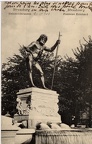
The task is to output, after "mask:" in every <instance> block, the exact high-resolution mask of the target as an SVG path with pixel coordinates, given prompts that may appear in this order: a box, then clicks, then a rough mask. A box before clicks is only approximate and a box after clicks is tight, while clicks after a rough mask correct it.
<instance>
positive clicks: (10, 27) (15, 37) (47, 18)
mask: <svg viewBox="0 0 92 144" xmlns="http://www.w3.org/2000/svg"><path fill="white" fill-rule="evenodd" d="M9 11H10V9H6V10H4V3H2V13H1V57H2V63H4V62H7V58H9V57H13V55H14V54H19V48H20V46H19V44H20V45H25V46H27V45H29V44H30V43H31V42H32V41H35V40H37V39H38V37H39V36H40V35H41V34H46V35H47V36H48V41H47V43H46V46H47V47H51V46H52V45H53V44H54V43H55V42H56V40H57V39H58V35H59V32H60V33H61V35H62V36H61V37H60V40H61V43H60V45H59V50H58V55H61V56H62V57H64V56H65V55H66V54H67V55H68V56H69V57H74V54H73V52H72V49H76V48H77V47H79V40H80V41H81V43H85V41H84V40H83V37H84V38H85V39H86V40H88V36H89V35H91V37H92V12H91V11H90V10H89V9H88V10H86V11H85V13H88V15H85V16H84V15H64V13H63V12H51V13H50V14H47V15H45V14H41V15H40V14H36V15H33V14H32V15H9ZM69 13H74V12H69Z"/></svg>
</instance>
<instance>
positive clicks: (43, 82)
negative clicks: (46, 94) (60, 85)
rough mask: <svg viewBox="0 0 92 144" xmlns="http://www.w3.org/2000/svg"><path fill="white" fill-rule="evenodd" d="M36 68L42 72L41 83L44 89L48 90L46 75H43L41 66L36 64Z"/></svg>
mask: <svg viewBox="0 0 92 144" xmlns="http://www.w3.org/2000/svg"><path fill="white" fill-rule="evenodd" d="M35 67H36V68H37V69H38V70H39V71H40V74H41V82H42V85H43V87H44V88H45V89H47V88H46V86H45V80H44V74H43V71H42V68H41V66H40V65H39V64H38V63H37V62H36V63H35Z"/></svg>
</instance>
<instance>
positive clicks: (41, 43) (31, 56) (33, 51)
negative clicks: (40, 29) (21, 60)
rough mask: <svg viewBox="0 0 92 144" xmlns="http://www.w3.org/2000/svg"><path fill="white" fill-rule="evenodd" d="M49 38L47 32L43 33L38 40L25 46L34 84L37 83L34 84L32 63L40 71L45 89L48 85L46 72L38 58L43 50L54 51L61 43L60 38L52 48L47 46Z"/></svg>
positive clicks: (30, 75)
mask: <svg viewBox="0 0 92 144" xmlns="http://www.w3.org/2000/svg"><path fill="white" fill-rule="evenodd" d="M47 39H48V38H47V36H46V35H45V34H42V35H40V37H39V38H38V39H37V40H36V41H34V42H32V43H31V44H29V45H28V46H27V47H25V46H24V48H25V50H26V52H27V56H28V64H29V77H30V81H31V83H32V86H33V87H35V84H34V82H33V78H32V65H34V66H35V67H36V68H37V69H38V70H39V71H40V74H41V82H42V85H43V87H44V88H45V89H46V86H45V82H44V73H43V70H42V68H41V66H40V64H39V63H38V59H39V58H40V57H41V55H42V53H43V51H47V52H52V51H54V50H55V48H56V47H57V46H58V45H59V44H60V40H57V41H56V43H55V44H54V45H53V46H52V47H51V48H47V47H46V46H45V43H46V42H47Z"/></svg>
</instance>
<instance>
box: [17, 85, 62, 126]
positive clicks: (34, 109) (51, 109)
mask: <svg viewBox="0 0 92 144" xmlns="http://www.w3.org/2000/svg"><path fill="white" fill-rule="evenodd" d="M17 97H18V98H19V99H20V100H21V101H22V107H23V110H24V114H28V127H29V128H34V126H35V125H36V124H37V123H39V122H45V123H47V122H55V123H56V122H61V119H60V116H59V114H58V104H57V103H58V94H57V93H56V91H52V90H46V89H40V88H34V87H32V88H27V89H22V90H20V91H19V92H18V93H17ZM28 107H30V109H29V110H28Z"/></svg>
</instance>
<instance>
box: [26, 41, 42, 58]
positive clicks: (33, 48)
mask: <svg viewBox="0 0 92 144" xmlns="http://www.w3.org/2000/svg"><path fill="white" fill-rule="evenodd" d="M28 49H29V51H30V52H31V53H32V55H33V57H34V58H36V57H37V56H38V55H39V54H40V55H41V54H42V52H43V50H44V46H41V45H40V44H39V43H38V42H33V43H32V44H30V45H29V47H28Z"/></svg>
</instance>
